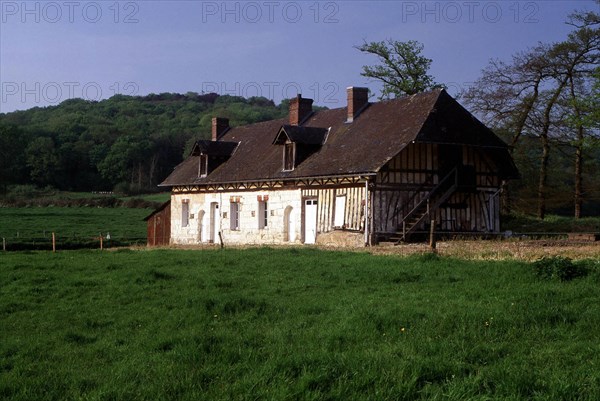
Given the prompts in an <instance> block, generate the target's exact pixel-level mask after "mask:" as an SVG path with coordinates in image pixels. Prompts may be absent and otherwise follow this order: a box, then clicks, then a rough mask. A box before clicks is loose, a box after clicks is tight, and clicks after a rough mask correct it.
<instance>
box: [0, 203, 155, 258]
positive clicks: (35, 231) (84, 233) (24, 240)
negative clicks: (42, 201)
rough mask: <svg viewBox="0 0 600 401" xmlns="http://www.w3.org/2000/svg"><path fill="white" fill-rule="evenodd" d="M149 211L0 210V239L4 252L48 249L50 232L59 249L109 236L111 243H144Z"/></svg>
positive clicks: (111, 209)
mask: <svg viewBox="0 0 600 401" xmlns="http://www.w3.org/2000/svg"><path fill="white" fill-rule="evenodd" d="M150 212H151V209H130V208H93V207H72V208H61V207H28V208H0V237H4V238H6V241H7V244H8V249H15V248H22V247H25V246H30V245H31V246H33V245H32V244H34V242H37V246H43V247H48V246H50V245H49V244H50V241H51V236H52V232H55V233H56V235H57V242H58V245H57V246H58V248H59V249H60V247H61V246H73V245H78V244H79V245H88V244H91V243H95V242H97V240H96V239H94V238H95V237H98V236H99V235H100V234H102V235H103V236H106V235H107V234H108V233H110V236H111V241H112V243H113V244H117V243H120V244H132V243H141V244H145V238H146V222H145V221H143V218H144V217H145V216H147V215H148V214H150ZM107 245H109V244H107Z"/></svg>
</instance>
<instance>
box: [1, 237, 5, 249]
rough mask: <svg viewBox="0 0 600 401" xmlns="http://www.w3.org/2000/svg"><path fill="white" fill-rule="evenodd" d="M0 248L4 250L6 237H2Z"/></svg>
mask: <svg viewBox="0 0 600 401" xmlns="http://www.w3.org/2000/svg"><path fill="white" fill-rule="evenodd" d="M2 250H3V251H4V252H6V238H4V237H2Z"/></svg>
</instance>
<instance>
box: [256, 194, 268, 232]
mask: <svg viewBox="0 0 600 401" xmlns="http://www.w3.org/2000/svg"><path fill="white" fill-rule="evenodd" d="M268 223H269V206H268V203H267V201H266V200H264V201H259V202H258V228H260V229H261V230H262V229H263V228H266V227H267V225H268Z"/></svg>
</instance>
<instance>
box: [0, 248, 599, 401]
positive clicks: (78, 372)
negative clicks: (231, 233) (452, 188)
mask: <svg viewBox="0 0 600 401" xmlns="http://www.w3.org/2000/svg"><path fill="white" fill-rule="evenodd" d="M575 266H576V267H578V268H581V269H584V268H585V269H586V271H587V272H588V273H589V274H588V275H587V276H585V277H579V278H574V279H573V280H571V281H561V280H558V279H555V278H551V277H546V278H543V277H540V276H539V275H536V274H535V269H534V265H532V264H531V263H526V262H519V261H514V260H505V261H473V260H471V261H466V260H459V259H453V258H448V257H439V256H436V255H434V254H423V255H412V256H408V257H399V256H394V255H372V254H369V253H366V252H339V251H335V252H334V251H325V250H319V249H315V248H288V249H272V248H253V249H245V250H244V249H224V250H220V249H205V250H194V251H192V250H168V249H160V250H130V249H119V250H116V251H103V252H101V251H94V250H85V251H63V252H58V253H56V254H52V253H49V252H31V251H28V252H8V253H4V254H0V271H1V272H2V273H1V274H0V323H1V324H0V339H1V341H0V398H2V399H7V400H9V399H10V400H153V401H154V400H175V399H177V400H361V401H363V400H419V399H420V400H598V399H600V369H599V368H598V366H600V345H599V344H600V332H599V331H598V327H600V292H599V291H598V284H599V283H600V270H599V269H600V266H599V265H598V262H597V261H595V260H583V261H578V262H576V265H575Z"/></svg>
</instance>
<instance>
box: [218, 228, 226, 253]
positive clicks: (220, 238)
mask: <svg viewBox="0 0 600 401" xmlns="http://www.w3.org/2000/svg"><path fill="white" fill-rule="evenodd" d="M219 241H220V242H221V249H223V247H224V246H225V245H224V244H223V236H222V235H221V231H219Z"/></svg>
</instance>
